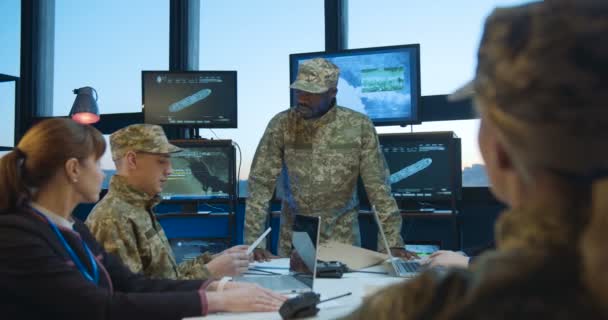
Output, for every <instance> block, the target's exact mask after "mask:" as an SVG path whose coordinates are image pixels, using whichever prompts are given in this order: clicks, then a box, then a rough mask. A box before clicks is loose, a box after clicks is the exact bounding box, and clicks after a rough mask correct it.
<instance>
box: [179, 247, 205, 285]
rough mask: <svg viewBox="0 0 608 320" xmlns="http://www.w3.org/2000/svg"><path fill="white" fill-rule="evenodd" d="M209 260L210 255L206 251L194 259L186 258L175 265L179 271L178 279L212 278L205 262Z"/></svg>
mask: <svg viewBox="0 0 608 320" xmlns="http://www.w3.org/2000/svg"><path fill="white" fill-rule="evenodd" d="M209 261H211V255H210V254H209V253H207V252H205V253H204V254H202V255H200V256H198V257H196V259H192V260H187V261H184V262H182V263H180V264H179V265H178V266H177V270H178V272H179V277H178V278H179V280H207V279H211V278H213V276H212V275H211V272H210V271H209V269H207V266H206V265H205V264H207V263H208V262H209Z"/></svg>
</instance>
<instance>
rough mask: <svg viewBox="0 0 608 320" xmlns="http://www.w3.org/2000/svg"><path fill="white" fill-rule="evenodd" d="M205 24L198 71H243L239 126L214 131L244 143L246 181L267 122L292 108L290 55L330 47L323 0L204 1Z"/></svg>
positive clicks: (239, 75)
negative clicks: (298, 0) (326, 43)
mask: <svg viewBox="0 0 608 320" xmlns="http://www.w3.org/2000/svg"><path fill="white" fill-rule="evenodd" d="M200 24H201V31H200V63H199V69H200V70H237V72H238V73H237V78H238V80H237V81H238V118H239V119H238V126H239V128H238V129H216V130H214V132H215V133H217V135H218V136H219V137H220V138H225V139H232V140H234V141H236V142H237V143H238V144H239V145H240V147H241V150H242V155H243V161H242V166H241V173H240V178H241V179H247V177H248V175H249V168H250V166H251V161H252V160H253V155H254V153H255V149H256V147H257V145H258V142H259V141H260V138H261V137H262V134H263V133H264V130H265V128H266V125H267V124H268V122H269V121H270V119H271V118H272V117H273V116H274V115H275V114H276V113H278V112H280V111H282V110H285V109H287V108H288V107H289V54H291V53H298V52H310V51H323V50H324V48H325V40H324V33H325V31H324V30H325V29H324V2H323V1H321V0H314V1H309V2H306V3H304V2H302V3H300V4H294V3H291V2H288V1H272V0H263V1H247V0H227V1H201V20H200ZM201 136H204V137H213V138H215V136H214V135H213V133H211V132H209V130H201Z"/></svg>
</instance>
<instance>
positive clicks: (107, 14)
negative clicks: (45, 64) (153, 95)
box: [53, 0, 169, 116]
mask: <svg viewBox="0 0 608 320" xmlns="http://www.w3.org/2000/svg"><path fill="white" fill-rule="evenodd" d="M55 5H56V8H55V14H56V16H55V24H56V25H55V67H54V69H55V78H54V91H53V106H54V107H53V115H54V116H65V115H67V114H68V113H69V112H70V108H71V107H72V103H73V102H74V98H75V95H74V94H73V93H72V90H73V89H75V88H80V87H84V86H91V87H93V88H95V89H96V90H97V93H98V94H99V100H98V104H99V110H100V112H101V113H102V114H107V113H123V112H138V111H141V70H163V69H167V68H168V66H169V1H166V0H134V1H120V0H108V1H91V0H89V1H78V2H77V1H69V0H57V1H56V2H55Z"/></svg>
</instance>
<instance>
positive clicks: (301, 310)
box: [279, 292, 321, 319]
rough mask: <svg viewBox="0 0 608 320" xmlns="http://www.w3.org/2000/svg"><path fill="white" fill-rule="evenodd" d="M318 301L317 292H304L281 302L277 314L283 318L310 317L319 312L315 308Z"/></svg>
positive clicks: (319, 299)
mask: <svg viewBox="0 0 608 320" xmlns="http://www.w3.org/2000/svg"><path fill="white" fill-rule="evenodd" d="M319 301H321V296H320V295H319V294H318V293H314V292H305V293H302V294H300V295H298V296H296V297H294V298H291V299H287V300H286V301H285V302H283V305H282V306H281V308H280V309H279V314H280V315H281V318H283V319H298V318H306V317H312V316H314V315H316V314H317V313H318V312H319V308H317V304H318V303H319Z"/></svg>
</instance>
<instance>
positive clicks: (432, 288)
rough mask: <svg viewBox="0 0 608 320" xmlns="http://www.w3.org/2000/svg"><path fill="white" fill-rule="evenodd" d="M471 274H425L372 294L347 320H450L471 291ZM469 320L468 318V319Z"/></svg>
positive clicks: (456, 271) (457, 272)
mask: <svg viewBox="0 0 608 320" xmlns="http://www.w3.org/2000/svg"><path fill="white" fill-rule="evenodd" d="M470 286H471V275H470V273H469V272H468V271H466V270H452V271H451V272H450V273H448V274H445V275H442V274H441V273H435V272H432V271H430V272H425V273H422V274H420V275H419V276H417V277H416V278H414V279H412V280H409V281H404V282H401V283H398V284H395V285H392V286H389V287H386V288H384V289H381V290H380V291H378V292H376V293H374V294H372V295H369V296H368V297H367V298H366V299H365V300H364V301H363V303H362V304H361V306H360V307H358V308H357V309H356V310H355V311H354V312H353V313H351V314H350V315H348V316H346V317H344V318H342V319H346V320H359V319H361V320H363V319H374V320H393V319H396V320H407V319H435V318H441V319H444V318H451V317H449V315H450V312H453V311H454V310H456V309H457V308H459V307H462V305H463V303H464V302H463V300H464V299H465V298H464V297H465V296H466V295H467V294H468V293H469V292H470V291H469V290H470V289H469V288H470ZM465 318H466V317H465Z"/></svg>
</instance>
